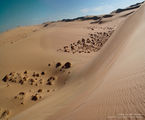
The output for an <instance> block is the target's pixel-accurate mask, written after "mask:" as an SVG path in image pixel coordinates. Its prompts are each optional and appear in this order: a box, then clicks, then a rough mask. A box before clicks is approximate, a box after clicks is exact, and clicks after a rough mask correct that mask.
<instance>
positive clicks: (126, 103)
mask: <svg viewBox="0 0 145 120" xmlns="http://www.w3.org/2000/svg"><path fill="white" fill-rule="evenodd" d="M142 4H143V3H138V4H135V5H132V6H130V7H128V8H125V9H118V10H116V11H114V12H112V13H111V14H107V15H101V16H87V17H79V18H75V19H64V20H62V21H57V22H48V23H44V24H41V25H36V26H28V27H20V28H16V29H14V30H10V31H8V32H5V33H2V34H0V54H1V60H0V66H1V67H0V73H1V74H0V119H2V120H3V119H4V120H5V119H8V118H10V119H11V120H26V119H28V120H29V119H30V120H33V119H35V120H47V119H49V120H96V119H97V120H106V119H107V120H110V119H118V118H119V117H122V119H123V118H125V119H130V118H131V117H133V119H137V120H138V119H145V117H144V112H145V109H144V103H145V102H144V99H145V98H144V97H145V96H144V88H145V86H144V82H145V81H144V78H145V75H144V70H145V67H144V61H145V54H144V44H145V41H144V37H145V36H144V31H145V23H144V20H145V5H144V4H143V5H142ZM10 38H11V39H10Z"/></svg>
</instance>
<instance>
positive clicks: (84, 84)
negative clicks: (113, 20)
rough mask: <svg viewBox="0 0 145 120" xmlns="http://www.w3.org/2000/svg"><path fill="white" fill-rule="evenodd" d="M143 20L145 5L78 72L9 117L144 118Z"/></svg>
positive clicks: (73, 119)
mask: <svg viewBox="0 0 145 120" xmlns="http://www.w3.org/2000/svg"><path fill="white" fill-rule="evenodd" d="M144 21H145V6H143V7H142V8H140V10H138V11H137V12H136V13H135V14H134V15H133V16H131V17H130V18H129V19H127V20H126V22H125V23H124V24H123V25H122V27H121V28H120V29H119V30H118V31H116V34H114V35H113V36H112V38H111V39H110V41H109V42H108V43H107V44H106V45H105V46H104V47H103V49H102V50H101V51H100V52H99V53H98V54H97V56H96V59H94V60H93V61H92V65H89V66H88V67H87V68H86V70H84V71H83V72H82V74H81V75H80V74H79V75H77V74H76V75H75V76H73V77H72V78H71V79H70V80H69V81H68V84H67V86H65V87H64V88H62V89H61V90H60V91H58V92H56V93H55V94H54V95H53V97H51V98H49V99H46V100H44V101H42V102H40V103H38V104H37V105H35V106H33V107H32V108H30V109H28V110H26V111H24V112H23V113H21V114H19V115H17V116H16V117H14V118H13V119H12V120H19V119H21V120H26V119H30V120H33V119H36V120H40V119H41V120H96V119H98V120H105V119H117V117H120V115H119V114H122V116H121V117H124V116H126V119H130V117H138V118H136V119H139V118H142V119H145V118H144V115H143V114H144V113H145V101H144V100H145V91H144V88H145V72H144V71H145V66H144V61H145V52H144V51H145V50H144V44H145V41H144V37H145V35H144V31H145V23H144ZM128 114H134V115H132V116H130V115H128ZM123 115H124V116H123ZM133 119H135V118H133Z"/></svg>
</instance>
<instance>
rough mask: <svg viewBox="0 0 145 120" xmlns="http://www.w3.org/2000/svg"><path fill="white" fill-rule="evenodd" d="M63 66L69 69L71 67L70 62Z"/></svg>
mask: <svg viewBox="0 0 145 120" xmlns="http://www.w3.org/2000/svg"><path fill="white" fill-rule="evenodd" d="M63 67H64V69H69V68H70V67H71V63H70V62H66V63H65V64H64V66H63Z"/></svg>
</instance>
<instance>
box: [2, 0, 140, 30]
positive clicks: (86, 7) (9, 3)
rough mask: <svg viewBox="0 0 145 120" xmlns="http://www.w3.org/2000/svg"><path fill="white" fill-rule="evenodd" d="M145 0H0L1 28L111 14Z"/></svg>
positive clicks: (6, 28)
mask: <svg viewBox="0 0 145 120" xmlns="http://www.w3.org/2000/svg"><path fill="white" fill-rule="evenodd" d="M142 1H143V0H0V32H3V31H6V30H8V29H12V28H15V27H17V26H25V25H35V24H41V23H44V22H47V21H56V20H61V19H67V18H75V17H80V16H86V15H99V14H107V13H110V12H111V11H113V10H115V9H117V8H124V7H127V6H129V5H132V4H135V3H137V2H142Z"/></svg>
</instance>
